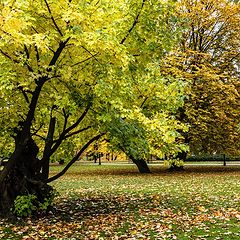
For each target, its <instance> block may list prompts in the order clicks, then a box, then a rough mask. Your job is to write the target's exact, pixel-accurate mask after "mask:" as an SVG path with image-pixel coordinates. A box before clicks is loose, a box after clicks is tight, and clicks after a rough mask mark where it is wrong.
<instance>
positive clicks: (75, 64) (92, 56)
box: [71, 53, 98, 67]
mask: <svg viewBox="0 0 240 240" xmlns="http://www.w3.org/2000/svg"><path fill="white" fill-rule="evenodd" d="M97 55H98V53H95V54H93V55H91V57H89V58H86V59H84V60H82V61H81V62H77V63H74V64H73V65H72V66H71V67H75V66H77V65H79V64H82V63H84V62H86V61H88V60H90V59H91V58H94V59H96V58H95V56H97Z"/></svg>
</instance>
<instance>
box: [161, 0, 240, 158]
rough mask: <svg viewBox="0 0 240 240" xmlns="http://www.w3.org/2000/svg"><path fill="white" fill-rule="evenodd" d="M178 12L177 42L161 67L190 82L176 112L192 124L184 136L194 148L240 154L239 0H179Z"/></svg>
mask: <svg viewBox="0 0 240 240" xmlns="http://www.w3.org/2000/svg"><path fill="white" fill-rule="evenodd" d="M178 18H179V19H181V21H179V22H178V24H180V27H181V29H182V30H181V32H182V34H181V35H180V41H179V45H178V47H176V50H175V52H174V53H172V55H171V56H169V57H168V58H167V59H165V64H163V71H165V72H166V73H167V75H169V74H172V75H173V76H181V77H182V78H183V79H185V80H186V82H188V83H189V87H188V88H187V92H186V94H187V95H188V97H187V98H186V99H185V104H184V107H183V108H180V109H179V114H178V119H179V120H180V121H182V122H183V123H186V124H189V125H190V130H189V132H187V133H184V135H185V142H186V143H189V145H190V149H191V151H192V152H195V153H214V152H217V153H226V154H239V149H240V146H239V143H240V135H239V132H238V131H237V125H238V124H239V122H240V114H239V112H240V101H239V100H240V98H239V97H240V82H239V76H240V75H239V70H240V66H239V62H240V52H239V49H240V41H239V39H240V25H239V21H240V4H239V3H238V2H235V3H233V1H228V0H224V1H222V0H208V1H201V0H181V1H179V7H178ZM180 157H182V158H185V157H186V153H184V152H183V153H182V155H181V156H180Z"/></svg>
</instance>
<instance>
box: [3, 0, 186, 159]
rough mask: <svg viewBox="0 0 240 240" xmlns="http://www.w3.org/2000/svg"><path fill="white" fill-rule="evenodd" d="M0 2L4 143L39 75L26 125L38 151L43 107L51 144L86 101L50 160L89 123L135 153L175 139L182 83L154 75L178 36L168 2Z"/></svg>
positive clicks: (92, 130)
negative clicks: (31, 116)
mask: <svg viewBox="0 0 240 240" xmlns="http://www.w3.org/2000/svg"><path fill="white" fill-rule="evenodd" d="M0 11H1V17H0V33H1V39H0V47H1V51H0V86H1V89H0V90H1V91H0V119H1V120H0V121H1V122H0V123H1V125H2V128H3V131H1V132H0V137H1V139H4V140H6V142H7V144H8V149H11V150H12V149H13V145H11V141H10V140H11V138H10V135H11V133H13V128H14V127H15V126H17V125H18V122H19V120H22V119H25V118H26V115H27V114H28V111H29V106H30V104H29V102H30V101H31V98H32V96H33V95H34V94H33V93H34V92H35V93H36V91H35V90H36V87H37V86H36V84H37V83H39V82H44V85H43V87H42V89H41V93H40V95H39V98H38V100H37V106H36V108H35V109H34V113H35V117H34V120H33V121H32V123H31V124H32V126H31V132H32V135H33V138H34V140H35V141H36V142H37V144H38V146H39V148H40V153H39V156H40V157H41V156H42V155H41V152H42V150H43V149H44V146H45V139H46V138H47V132H48V126H49V119H50V114H51V115H52V116H53V117H56V127H55V132H54V134H53V135H54V136H53V143H56V142H57V139H58V138H59V136H62V135H61V134H62V133H63V132H64V129H66V128H68V127H70V126H72V125H73V124H74V123H76V122H77V120H78V119H79V117H80V116H81V114H82V113H83V112H84V111H85V110H86V108H87V106H89V105H90V106H91V108H90V109H89V110H88V113H87V114H86V117H84V119H83V120H82V121H81V123H80V124H77V126H75V128H74V129H72V130H71V131H70V132H69V133H68V134H67V136H68V137H67V138H66V139H64V141H63V142H62V143H61V146H59V148H58V152H55V153H54V154H55V156H54V155H53V156H52V158H53V159H56V158H67V159H70V158H71V157H70V155H72V154H73V153H75V152H76V150H79V149H80V148H81V146H82V145H83V144H85V143H86V142H87V141H88V140H89V139H90V138H92V136H95V135H97V134H99V132H107V133H108V136H109V138H110V140H111V143H112V144H113V145H115V147H117V145H119V144H122V143H126V141H127V144H128V146H127V147H126V148H127V152H129V153H131V154H132V155H134V156H136V157H137V156H138V157H141V156H142V155H148V154H151V153H152V154H154V155H158V156H162V155H163V154H166V152H169V154H172V153H175V152H178V151H179V150H181V149H182V148H185V146H184V144H182V141H181V134H180V132H181V131H186V126H185V125H183V124H180V123H179V121H177V120H176V119H175V118H174V114H175V112H176V110H177V109H178V108H179V107H180V106H182V104H183V99H184V88H185V84H184V82H183V81H181V80H180V79H178V78H175V77H174V78H171V77H168V76H167V77H164V78H163V77H162V75H161V69H160V60H161V59H162V58H164V56H165V54H166V53H167V52H169V51H170V50H171V49H172V47H173V46H174V45H175V43H176V42H177V40H178V35H179V29H178V28H177V27H176V21H177V18H176V16H174V11H175V1H172V0H169V1H142V0H131V1H125V0H120V1H119V0H118V1H117V0H113V1H106V0H103V1H80V2H79V1H71V3H69V1H66V0H59V1H55V0H54V1H41V0H35V1H30V0H26V1H23V0H17V1H14V2H13V3H12V6H11V7H10V6H9V5H8V1H4V2H3V4H1V5H0ZM45 78H46V80H44V81H42V80H43V79H45ZM113 125H115V126H114V127H113ZM86 126H87V127H88V126H89V128H87V130H86V131H83V134H82V135H81V134H73V133H74V132H75V133H76V132H79V130H81V129H84V128H85V127H86ZM80 132H81V131H80ZM121 132H122V133H121ZM81 133H82V132H81ZM127 135H129V136H127ZM9 139H10V140H9ZM2 142H4V141H2ZM0 148H1V145H0Z"/></svg>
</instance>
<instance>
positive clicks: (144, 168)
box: [130, 157, 151, 173]
mask: <svg viewBox="0 0 240 240" xmlns="http://www.w3.org/2000/svg"><path fill="white" fill-rule="evenodd" d="M130 158H131V160H132V162H133V163H135V164H136V165H137V168H138V170H139V172H140V173H151V171H150V169H149V167H148V165H147V163H146V161H145V160H143V159H137V160H136V159H134V158H133V157H130Z"/></svg>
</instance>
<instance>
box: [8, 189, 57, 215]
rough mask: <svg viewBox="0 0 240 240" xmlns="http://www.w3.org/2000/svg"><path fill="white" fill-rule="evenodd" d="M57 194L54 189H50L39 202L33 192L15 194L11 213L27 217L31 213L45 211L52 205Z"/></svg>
mask: <svg viewBox="0 0 240 240" xmlns="http://www.w3.org/2000/svg"><path fill="white" fill-rule="evenodd" d="M56 196H58V193H57V191H56V190H54V189H53V190H52V191H51V192H50V194H49V195H48V197H46V198H44V201H43V202H39V200H38V198H37V196H36V195H35V194H28V195H22V196H17V198H16V199H15V201H14V207H13V209H12V211H13V213H14V214H15V215H17V216H18V217H28V216H31V215H32V214H33V213H36V212H42V211H47V210H48V209H49V207H50V206H52V203H53V200H54V198H55V197H56Z"/></svg>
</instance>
